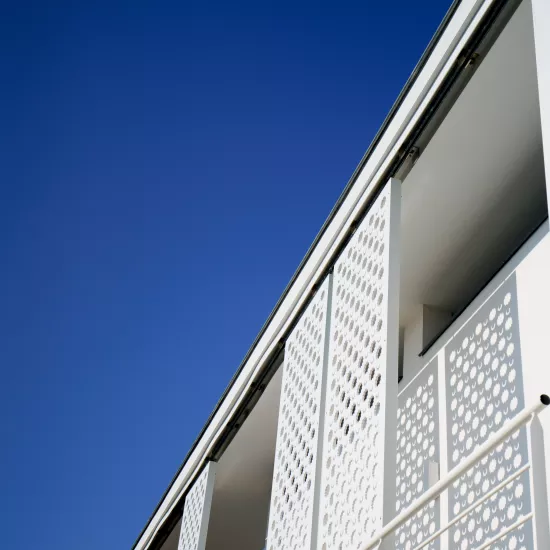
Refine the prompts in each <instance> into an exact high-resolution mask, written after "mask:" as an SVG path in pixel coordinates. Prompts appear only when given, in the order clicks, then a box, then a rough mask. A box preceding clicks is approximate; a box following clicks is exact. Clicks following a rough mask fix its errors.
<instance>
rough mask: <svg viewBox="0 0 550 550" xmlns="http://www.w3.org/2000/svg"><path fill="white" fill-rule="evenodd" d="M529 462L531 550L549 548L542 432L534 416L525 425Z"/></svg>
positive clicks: (549, 537)
mask: <svg viewBox="0 0 550 550" xmlns="http://www.w3.org/2000/svg"><path fill="white" fill-rule="evenodd" d="M527 440H528V448H529V462H530V463H531V472H530V473H531V475H530V476H529V481H530V483H531V485H530V488H531V495H532V506H533V512H534V513H535V516H534V529H533V531H534V533H533V535H534V537H533V538H534V540H533V543H534V546H533V550H543V549H544V548H550V526H549V524H548V497H547V493H546V467H545V464H544V432H543V429H542V425H541V422H540V419H539V418H538V416H537V417H534V418H533V419H532V420H531V422H530V423H529V424H528V425H527Z"/></svg>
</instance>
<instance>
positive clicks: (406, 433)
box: [395, 360, 439, 550]
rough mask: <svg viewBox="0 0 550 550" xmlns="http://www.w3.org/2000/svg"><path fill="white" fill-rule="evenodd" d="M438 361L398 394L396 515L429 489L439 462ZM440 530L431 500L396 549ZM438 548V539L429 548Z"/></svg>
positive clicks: (408, 546) (407, 526)
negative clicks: (431, 469) (432, 468)
mask: <svg viewBox="0 0 550 550" xmlns="http://www.w3.org/2000/svg"><path fill="white" fill-rule="evenodd" d="M438 418H439V416H438V399H437V360H434V361H432V362H431V363H430V364H428V365H427V366H426V367H424V369H423V370H422V371H421V372H420V373H419V374H418V375H417V376H416V378H415V379H414V380H413V381H412V382H411V384H410V385H409V386H408V387H407V388H405V390H403V392H401V394H400V395H399V409H398V411H397V433H396V435H397V453H396V462H397V475H396V483H395V486H396V514H399V513H400V512H402V511H403V510H405V509H406V508H407V507H409V506H410V505H411V504H412V503H413V502H414V501H415V500H416V499H417V498H419V497H420V496H421V495H422V494H423V493H424V492H425V491H426V490H427V489H428V467H429V462H430V461H431V462H434V463H439V438H438V430H439V421H438ZM438 528H439V502H436V501H432V502H431V503H430V504H429V505H427V506H426V507H424V508H423V509H422V510H421V511H420V512H419V513H417V514H415V515H414V516H413V517H412V518H410V519H409V520H408V521H407V522H406V523H405V524H404V525H403V526H402V527H400V528H399V529H398V530H397V531H396V533H395V546H396V548H398V549H399V550H410V549H411V548H414V547H415V546H417V545H418V544H420V543H422V542H423V541H424V540H426V539H427V538H428V537H429V536H430V535H433V534H434V533H435V532H436V530H437V529H438ZM427 548H430V549H432V550H435V549H437V548H439V539H436V540H435V541H433V542H432V543H430V545H429V546H428V547H427Z"/></svg>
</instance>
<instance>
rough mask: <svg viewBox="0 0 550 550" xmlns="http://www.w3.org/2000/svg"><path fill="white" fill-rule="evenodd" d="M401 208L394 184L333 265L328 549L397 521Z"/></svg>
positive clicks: (325, 517) (323, 545)
mask: <svg viewBox="0 0 550 550" xmlns="http://www.w3.org/2000/svg"><path fill="white" fill-rule="evenodd" d="M400 202H401V185H400V182H398V181H397V180H390V181H389V182H388V184H387V185H386V186H385V188H384V190H383V191H382V192H381V193H380V195H379V196H378V197H377V199H376V201H375V202H374V204H373V205H372V207H371V208H370V210H369V211H368V213H367V215H366V217H365V219H364V220H363V222H362V223H361V224H360V225H359V227H358V228H357V231H356V232H355V234H354V236H353V237H352V239H351V240H350V242H349V243H348V245H347V246H346V248H345V250H344V252H343V254H342V256H341V257H340V258H339V260H338V261H337V262H336V265H335V267H334V275H333V277H334V279H333V300H332V305H331V323H330V344H329V347H330V351H329V366H328V376H327V398H326V410H327V414H326V419H325V427H324V431H325V438H324V442H323V454H322V457H323V464H322V468H323V469H322V476H321V487H320V490H321V502H320V514H319V536H318V546H317V547H318V548H319V550H336V549H339V548H347V549H350V550H353V549H355V548H359V546H360V544H361V543H362V542H364V541H365V540H368V539H369V538H370V537H371V536H372V535H373V534H374V532H375V531H376V530H377V529H379V528H380V527H381V526H382V525H383V524H384V522H386V521H388V519H389V518H390V517H392V516H393V514H394V513H395V501H394V498H393V495H394V494H395V470H394V467H393V465H394V464H395V427H396V416H395V411H396V409H397V359H398V358H397V350H398V333H399V326H398V317H399V314H398V312H399V232H400ZM388 464H389V465H390V466H389V467H386V466H387V465H388Z"/></svg>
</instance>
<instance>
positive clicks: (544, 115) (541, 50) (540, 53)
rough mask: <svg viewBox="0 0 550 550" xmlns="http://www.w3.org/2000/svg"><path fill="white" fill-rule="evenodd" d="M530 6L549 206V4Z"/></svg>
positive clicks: (541, 0)
mask: <svg viewBox="0 0 550 550" xmlns="http://www.w3.org/2000/svg"><path fill="white" fill-rule="evenodd" d="M531 5H532V8H533V29H534V34H535V56H536V63H537V82H538V90H539V104H540V122H541V127H542V144H543V149H544V169H545V174H546V196H547V199H548V201H549V204H550V2H548V0H531ZM549 210H550V207H549Z"/></svg>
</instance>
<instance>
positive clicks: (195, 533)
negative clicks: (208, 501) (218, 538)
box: [178, 466, 210, 550]
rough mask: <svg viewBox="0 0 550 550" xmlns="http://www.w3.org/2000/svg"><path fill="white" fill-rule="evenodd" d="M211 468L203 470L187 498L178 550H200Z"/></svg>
mask: <svg viewBox="0 0 550 550" xmlns="http://www.w3.org/2000/svg"><path fill="white" fill-rule="evenodd" d="M209 467H210V466H207V467H206V468H205V469H204V470H203V472H202V473H201V475H200V476H199V477H198V479H197V481H195V484H194V485H193V488H192V489H191V490H190V491H189V493H188V494H187V496H186V497H185V503H184V506H183V516H182V520H181V530H180V537H179V544H178V550H199V548H198V545H199V535H200V529H201V521H202V518H203V510H204V501H205V497H206V483H207V479H208V469H209Z"/></svg>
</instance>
